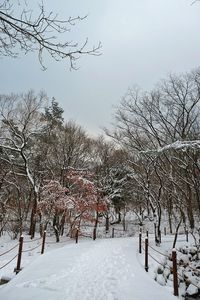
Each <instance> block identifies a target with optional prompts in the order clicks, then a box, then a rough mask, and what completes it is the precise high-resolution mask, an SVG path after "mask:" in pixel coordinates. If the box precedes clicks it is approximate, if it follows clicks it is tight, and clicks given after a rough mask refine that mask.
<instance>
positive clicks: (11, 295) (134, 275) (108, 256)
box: [0, 238, 177, 300]
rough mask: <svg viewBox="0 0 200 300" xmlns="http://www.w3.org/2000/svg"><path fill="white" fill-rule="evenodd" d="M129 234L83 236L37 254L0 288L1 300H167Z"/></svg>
mask: <svg viewBox="0 0 200 300" xmlns="http://www.w3.org/2000/svg"><path fill="white" fill-rule="evenodd" d="M137 256H138V254H137V242H136V240H135V239H133V238H120V239H104V240H96V241H95V242H94V241H85V242H81V243H79V244H77V245H74V244H73V245H72V244H70V245H68V246H65V247H63V248H60V249H58V250H53V251H51V252H49V253H46V254H44V255H42V256H40V257H39V258H38V259H36V260H35V261H33V262H32V263H31V264H30V265H29V266H27V267H26V268H25V269H24V270H23V271H22V272H20V273H19V274H18V275H17V276H16V277H15V278H14V279H13V280H12V281H11V282H10V283H8V284H7V285H6V286H4V287H3V288H1V289H0V299H1V300H16V299H18V298H19V299H20V300H32V299H37V300H44V299H48V300H57V299H59V300H129V299H130V300H134V299H135V300H149V299H153V300H160V299H162V300H173V299H177V298H176V297H174V296H173V295H172V294H170V292H169V291H168V290H167V289H166V288H165V287H161V286H159V285H158V284H157V283H156V282H154V281H153V279H152V278H151V277H150V276H149V275H148V274H146V272H145V271H144V269H143V268H142V266H141V264H140V263H139V260H138V258H137Z"/></svg>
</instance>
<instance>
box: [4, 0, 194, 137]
mask: <svg viewBox="0 0 200 300" xmlns="http://www.w3.org/2000/svg"><path fill="white" fill-rule="evenodd" d="M191 2H192V0H124V1H120V0H84V1H83V0H68V1H66V0H59V1H53V0H45V1H44V4H45V5H46V8H47V9H48V10H49V11H51V10H53V11H54V12H55V13H56V12H57V13H58V14H59V15H60V16H61V17H62V18H66V17H68V16H74V15H85V14H88V18H87V19H86V20H84V21H82V22H81V23H79V24H78V25H77V26H75V27H74V28H73V31H72V32H71V34H70V38H71V37H73V38H74V40H75V41H80V42H84V40H85V38H87V37H88V38H89V44H88V46H91V47H92V46H93V45H97V44H98V42H99V41H101V42H102V45H103V48H102V50H101V52H102V55H101V56H99V57H94V56H87V57H86V56H84V57H82V58H81V59H80V60H79V61H78V66H79V67H80V68H79V70H78V71H71V72H70V71H69V64H67V63H66V62H64V61H62V62H60V63H57V62H55V61H53V60H50V59H49V58H46V60H45V63H46V66H47V67H48V69H47V71H42V70H41V67H40V64H39V62H38V60H37V55H36V54H35V55H34V54H27V55H26V56H23V55H21V57H20V58H19V59H11V58H2V59H1V60H0V66H1V78H0V92H1V93H6V94H7V93H10V92H14V93H19V92H26V91H28V90H29V89H34V90H35V91H36V92H39V91H40V90H45V91H46V93H47V95H48V96H49V98H52V97H55V98H56V100H57V101H58V102H59V104H60V106H61V107H62V108H63V109H64V110H65V119H66V120H69V119H74V120H75V121H76V122H77V123H78V124H80V125H81V126H83V127H84V128H85V129H86V130H87V131H88V132H89V133H91V134H98V133H101V132H102V131H101V129H100V127H104V126H106V127H109V126H110V123H111V122H112V115H113V113H114V109H113V106H116V105H118V104H119V102H120V99H121V97H122V96H123V95H124V94H125V93H126V91H127V89H128V88H129V87H131V86H134V85H139V86H140V87H141V88H142V89H147V90H149V89H151V88H153V87H154V86H155V84H156V83H157V82H158V81H159V80H160V79H163V78H166V77H167V76H168V74H169V73H170V72H173V73H181V72H187V71H190V70H192V69H193V68H196V67H198V66H199V65H200V34H199V32H200V2H197V3H196V4H195V5H192V6H191ZM67 38H68V35H66V39H67Z"/></svg>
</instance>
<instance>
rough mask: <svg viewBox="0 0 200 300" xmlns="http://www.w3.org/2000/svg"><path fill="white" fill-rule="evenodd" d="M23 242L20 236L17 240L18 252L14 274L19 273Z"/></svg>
mask: <svg viewBox="0 0 200 300" xmlns="http://www.w3.org/2000/svg"><path fill="white" fill-rule="evenodd" d="M23 241H24V237H23V235H21V236H20V238H19V250H18V257H17V266H16V268H15V270H14V271H15V272H16V274H18V273H19V272H20V271H21V259H22V248H23Z"/></svg>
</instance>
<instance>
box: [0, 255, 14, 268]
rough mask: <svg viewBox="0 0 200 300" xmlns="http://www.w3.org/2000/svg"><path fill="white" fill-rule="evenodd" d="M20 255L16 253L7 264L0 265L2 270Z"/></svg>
mask: <svg viewBox="0 0 200 300" xmlns="http://www.w3.org/2000/svg"><path fill="white" fill-rule="evenodd" d="M17 256H18V254H16V255H15V256H14V257H13V258H12V259H11V260H9V261H8V262H7V263H6V264H5V265H3V266H1V267H0V270H1V269H3V268H5V267H6V266H7V265H9V264H10V263H11V262H12V261H13V260H14V259H15V258H16V257H17Z"/></svg>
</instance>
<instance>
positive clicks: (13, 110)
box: [0, 69, 200, 241]
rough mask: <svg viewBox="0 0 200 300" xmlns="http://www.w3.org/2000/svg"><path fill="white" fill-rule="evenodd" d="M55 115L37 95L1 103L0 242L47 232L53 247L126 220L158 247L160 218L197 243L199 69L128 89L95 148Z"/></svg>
mask: <svg viewBox="0 0 200 300" xmlns="http://www.w3.org/2000/svg"><path fill="white" fill-rule="evenodd" d="M63 114H64V111H63V109H62V108H61V107H60V106H59V102H57V99H55V98H52V99H48V97H47V95H46V94H45V93H44V92H40V93H38V94H37V93H36V92H34V91H33V90H30V91H28V92H25V93H22V94H19V95H17V94H10V95H0V163H1V169H0V234H2V233H3V232H4V231H7V232H8V233H9V234H10V236H11V237H12V238H17V237H19V235H20V234H21V233H22V232H23V231H24V230H27V231H28V232H29V234H30V236H31V237H32V238H33V237H34V235H35V232H36V231H39V232H40V234H41V235H42V233H43V231H44V230H45V229H47V227H51V228H52V230H53V231H54V233H55V236H56V240H57V241H59V237H60V236H61V235H62V234H63V233H65V234H66V235H68V236H71V237H73V236H74V232H75V230H76V229H77V228H79V230H80V231H81V227H82V226H83V225H84V224H89V225H91V226H93V228H97V226H98V225H99V224H105V226H106V230H109V225H110V224H115V223H122V224H125V220H126V215H127V213H131V214H133V215H134V216H135V218H136V219H137V220H138V224H139V225H142V224H143V222H144V220H146V219H147V220H149V221H151V222H153V224H154V225H155V228H156V235H157V238H158V240H159V238H160V230H161V224H162V218H163V216H165V218H166V219H167V222H168V226H169V230H170V232H171V233H172V232H174V231H178V229H179V227H180V226H184V228H185V230H188V231H190V232H191V234H193V235H195V236H196V234H199V233H200V229H199V215H200V189H199V187H200V180H199V175H200V127H199V124H200V122H199V121H200V70H199V69H195V70H192V71H191V72H189V73H185V74H180V75H176V74H171V75H169V76H168V78H166V79H165V80H162V81H161V82H160V83H159V84H157V85H156V87H155V88H154V89H153V90H151V91H143V90H141V89H139V88H138V87H133V88H131V89H129V90H128V91H127V92H126V94H125V95H124V97H123V99H122V100H121V102H120V104H119V105H118V107H117V108H116V109H115V111H114V121H113V125H112V128H109V129H104V133H103V134H102V135H101V136H98V137H96V138H94V137H91V136H90V135H89V134H88V133H87V132H86V130H85V129H84V128H82V127H81V126H80V125H78V124H77V123H76V121H66V120H65V119H64V117H63ZM174 224H175V227H174Z"/></svg>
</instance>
